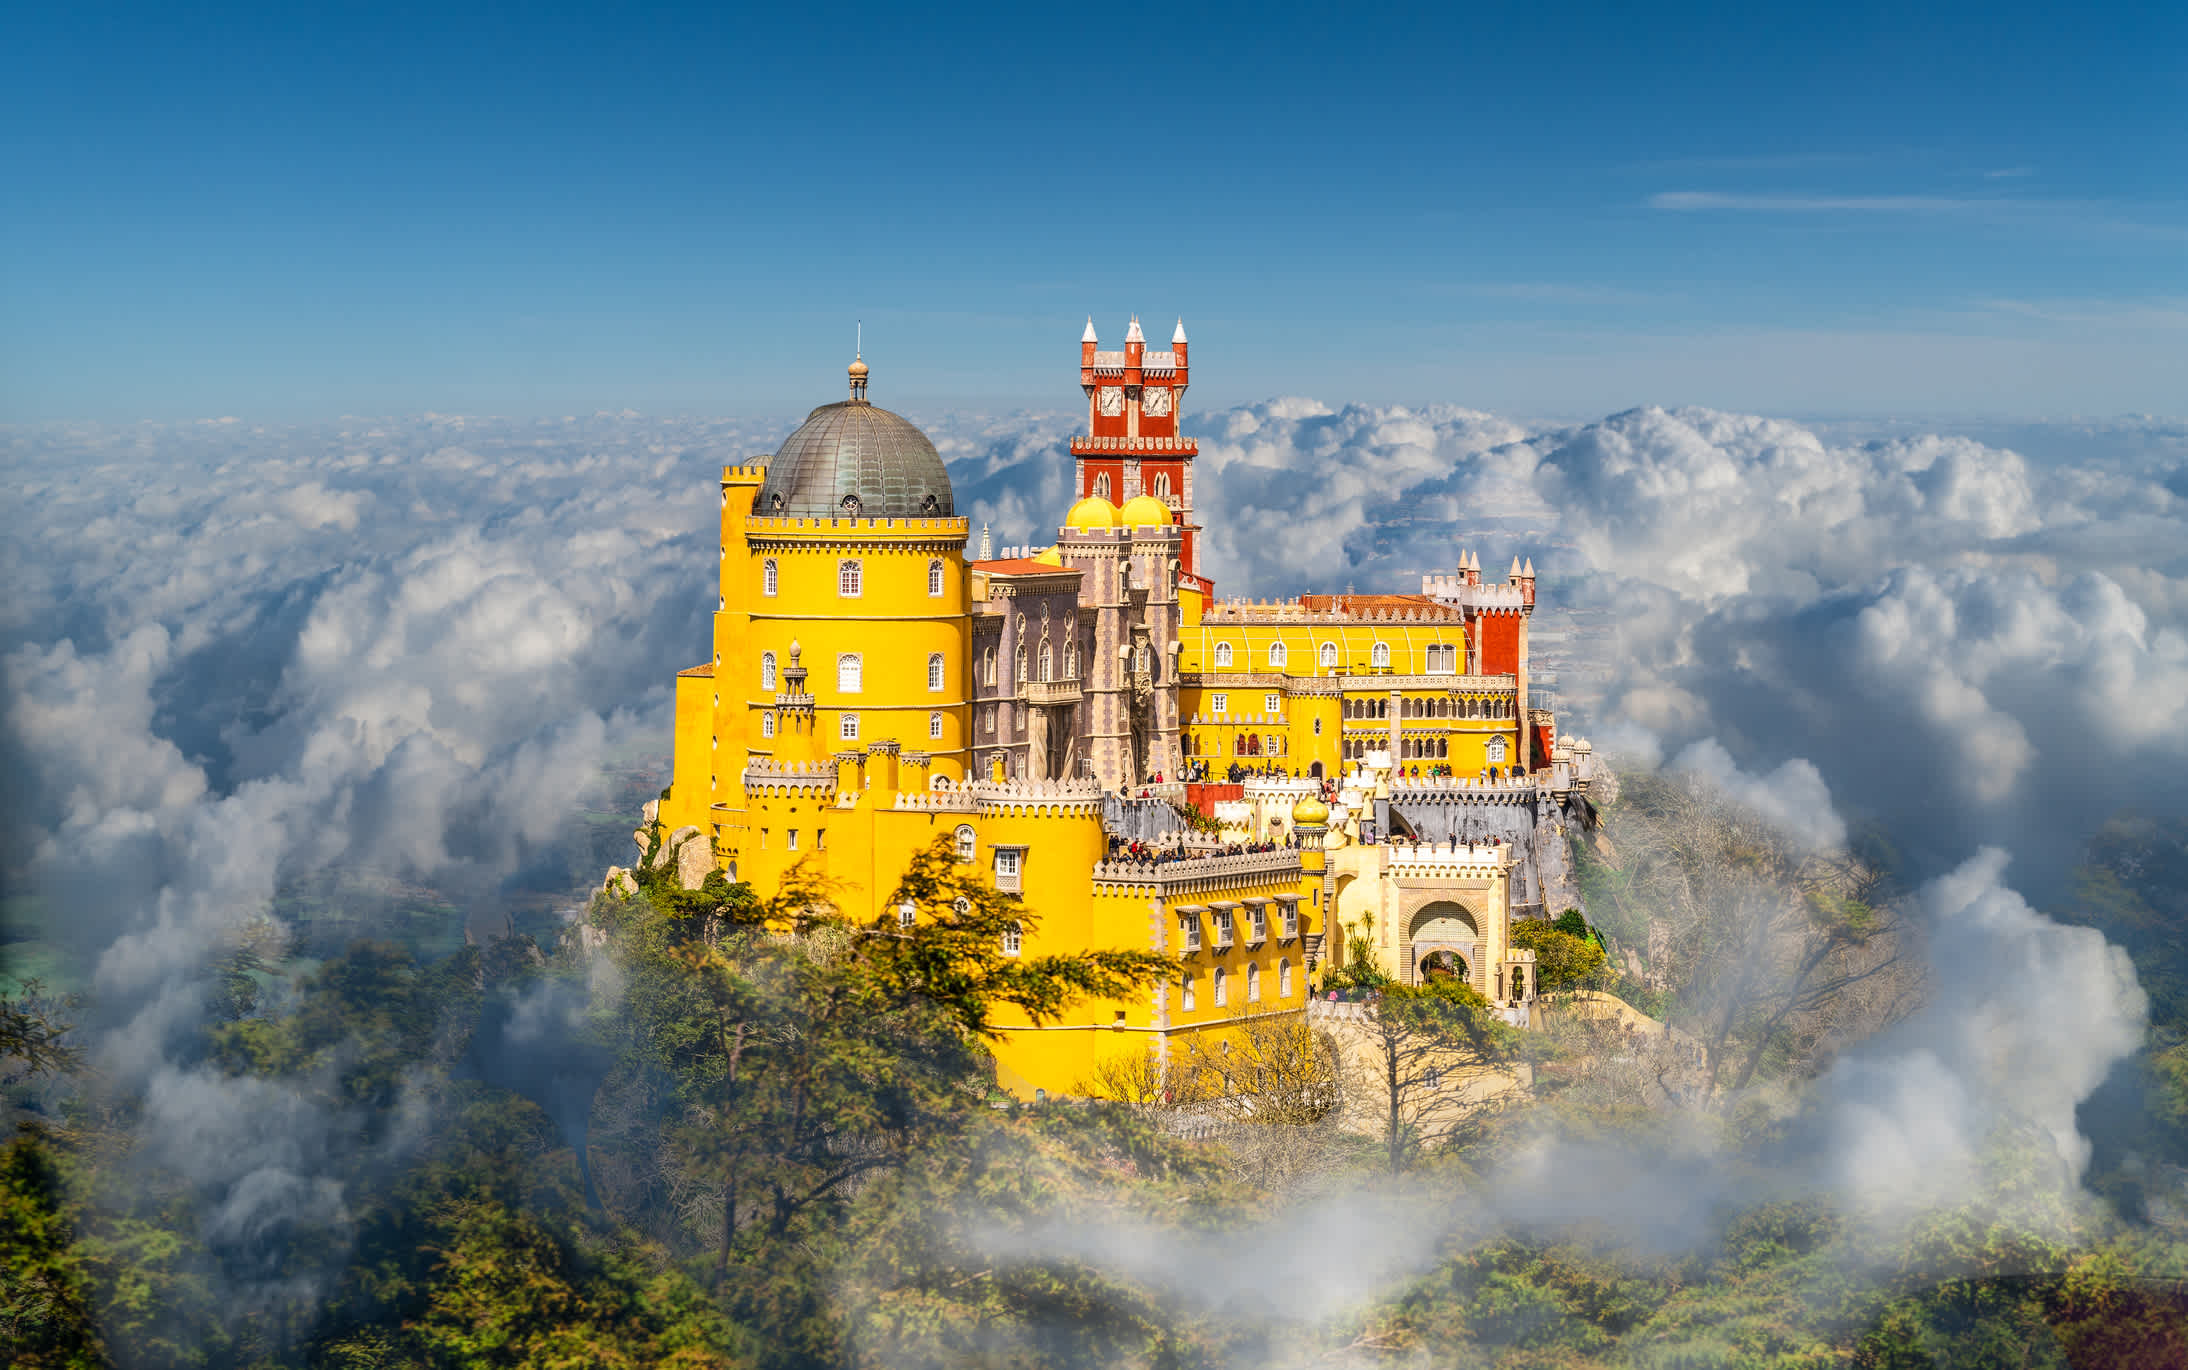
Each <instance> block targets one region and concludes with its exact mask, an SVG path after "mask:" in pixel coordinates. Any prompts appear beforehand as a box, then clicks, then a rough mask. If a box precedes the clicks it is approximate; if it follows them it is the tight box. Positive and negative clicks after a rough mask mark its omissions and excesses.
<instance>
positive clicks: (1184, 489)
mask: <svg viewBox="0 0 2188 1370" xmlns="http://www.w3.org/2000/svg"><path fill="white" fill-rule="evenodd" d="M1100 347H1101V342H1100V340H1099V339H1098V338H1097V337H1096V336H1095V333H1094V320H1093V318H1092V317H1091V316H1089V317H1088V319H1087V321H1086V331H1085V332H1084V333H1082V334H1081V335H1080V336H1079V388H1080V389H1082V390H1084V391H1085V392H1086V436H1084V437H1077V438H1073V439H1072V440H1071V455H1072V458H1073V460H1074V462H1075V463H1076V465H1077V468H1078V469H1077V473H1076V474H1077V480H1076V482H1075V491H1076V493H1075V494H1074V496H1073V497H1074V498H1075V499H1084V498H1085V497H1086V496H1088V495H1100V496H1101V497H1102V498H1104V499H1106V500H1108V501H1110V502H1111V503H1112V504H1118V505H1122V504H1124V503H1125V502H1126V501H1128V500H1132V499H1135V498H1137V497H1139V496H1141V495H1149V496H1152V497H1153V498H1155V499H1156V500H1159V501H1160V502H1161V503H1163V504H1164V505H1167V506H1168V507H1169V509H1170V513H1171V521H1172V522H1174V523H1176V524H1178V525H1179V526H1180V527H1181V529H1182V530H1183V546H1182V547H1181V548H1180V559H1181V561H1182V562H1183V565H1182V567H1181V569H1182V570H1184V571H1185V572H1187V573H1188V574H1192V575H1198V574H1199V571H1198V567H1197V564H1196V555H1195V548H1194V542H1195V535H1196V534H1198V533H1199V531H1200V526H1199V525H1198V524H1196V523H1194V522H1193V457H1194V456H1195V455H1196V454H1197V453H1198V451H1199V444H1198V443H1196V442H1195V441H1194V440H1193V439H1191V438H1188V437H1182V436H1180V435H1179V432H1178V418H1179V410H1180V409H1181V408H1182V407H1183V404H1184V399H1185V387H1186V386H1187V385H1189V384H1191V377H1192V372H1191V368H1190V364H1189V361H1188V350H1187V349H1188V344H1187V342H1186V339H1185V321H1184V320H1183V319H1179V320H1178V326H1177V330H1176V331H1175V332H1173V333H1172V334H1171V335H1170V350H1169V351H1167V352H1150V351H1148V350H1147V339H1146V337H1145V335H1143V334H1142V333H1141V332H1140V321H1139V317H1138V316H1137V315H1135V316H1133V319H1132V322H1131V325H1130V326H1129V327H1128V328H1127V329H1126V330H1125V334H1124V350H1123V351H1122V352H1103V351H1101V350H1100Z"/></svg>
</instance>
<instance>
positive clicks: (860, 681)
mask: <svg viewBox="0 0 2188 1370" xmlns="http://www.w3.org/2000/svg"><path fill="white" fill-rule="evenodd" d="M865 678H866V663H865V662H864V661H862V660H860V658H859V654H858V653H857V652H845V653H844V654H843V655H841V656H839V657H837V658H836V690H837V692H838V693H839V694H847V695H855V694H858V693H860V692H861V691H862V690H863V689H864V688H865V683H864V682H865Z"/></svg>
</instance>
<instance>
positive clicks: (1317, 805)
mask: <svg viewBox="0 0 2188 1370" xmlns="http://www.w3.org/2000/svg"><path fill="white" fill-rule="evenodd" d="M1329 819H1330V806H1329V805H1327V804H1325V803H1323V802H1322V801H1321V799H1320V798H1318V797H1317V796H1315V795H1311V794H1303V795H1301V796H1300V797H1299V802H1298V803H1296V804H1294V805H1292V826H1293V827H1295V828H1296V827H1319V826H1322V825H1325V824H1327V823H1328V822H1329Z"/></svg>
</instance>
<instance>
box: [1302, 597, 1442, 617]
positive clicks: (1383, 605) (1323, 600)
mask: <svg viewBox="0 0 2188 1370" xmlns="http://www.w3.org/2000/svg"><path fill="white" fill-rule="evenodd" d="M1299 607H1300V608H1302V609H1313V610H1316V611H1318V612H1319V611H1323V610H1328V609H1336V610H1338V611H1340V612H1342V613H1347V614H1366V613H1374V612H1377V611H1379V610H1391V609H1442V610H1445V611H1447V612H1448V613H1449V614H1450V616H1451V617H1453V618H1457V617H1459V611H1458V609H1457V608H1456V607H1455V606H1453V605H1449V604H1446V603H1444V602H1443V601H1442V600H1440V599H1437V598H1435V597H1434V596H1432V595H1301V596H1300V597H1299Z"/></svg>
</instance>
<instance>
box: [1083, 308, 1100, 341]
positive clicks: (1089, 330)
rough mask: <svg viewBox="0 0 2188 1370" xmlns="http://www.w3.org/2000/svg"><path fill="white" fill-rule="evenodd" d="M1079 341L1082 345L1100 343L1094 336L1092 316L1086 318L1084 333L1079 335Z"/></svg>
mask: <svg viewBox="0 0 2188 1370" xmlns="http://www.w3.org/2000/svg"><path fill="white" fill-rule="evenodd" d="M1079 341H1080V342H1083V343H1093V342H1100V341H1101V339H1099V338H1097V337H1095V336H1094V316H1093V315H1092V314H1089V315H1087V316H1086V332H1084V333H1081V334H1080V335H1079Z"/></svg>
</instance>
